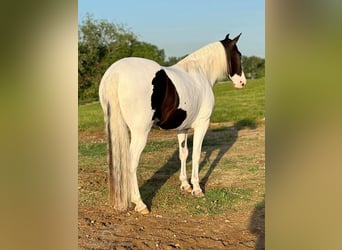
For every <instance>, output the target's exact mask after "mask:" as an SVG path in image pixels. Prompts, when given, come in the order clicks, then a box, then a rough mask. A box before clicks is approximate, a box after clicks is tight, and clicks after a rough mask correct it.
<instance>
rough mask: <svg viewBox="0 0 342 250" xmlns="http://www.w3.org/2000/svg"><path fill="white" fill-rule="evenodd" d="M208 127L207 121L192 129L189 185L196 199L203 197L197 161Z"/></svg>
mask: <svg viewBox="0 0 342 250" xmlns="http://www.w3.org/2000/svg"><path fill="white" fill-rule="evenodd" d="M208 127H209V120H208V121H206V122H205V123H202V124H201V125H200V126H197V127H195V128H194V142H193V151H192V175H191V184H192V188H193V191H192V194H193V195H194V196H197V197H202V196H204V194H203V192H202V189H201V187H200V185H199V177H198V171H199V161H200V157H201V149H202V142H203V139H204V136H205V133H206V132H207V130H208Z"/></svg>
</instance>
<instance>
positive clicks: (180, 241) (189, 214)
mask: <svg viewBox="0 0 342 250" xmlns="http://www.w3.org/2000/svg"><path fill="white" fill-rule="evenodd" d="M264 90H265V83H264V79H257V80H250V81H249V82H248V84H247V87H246V88H245V89H242V90H237V89H234V88H233V87H232V85H231V84H230V83H228V84H227V83H226V82H225V83H218V84H216V85H215V87H214V92H215V100H216V104H215V110H214V113H213V115H212V119H211V124H210V128H209V130H208V132H207V134H206V137H205V139H204V142H203V147H202V153H201V161H200V173H199V175H200V180H201V186H202V188H203V189H204V191H205V197H203V198H196V197H192V196H191V195H190V194H185V193H182V192H181V191H180V189H179V187H180V182H179V180H178V177H179V172H180V161H179V159H178V145H177V137H176V132H175V131H163V130H159V129H152V131H151V133H150V135H149V139H148V142H147V145H146V147H145V149H144V152H143V154H142V156H141V159H140V164H139V168H138V180H139V185H140V191H141V195H142V198H143V200H144V201H145V203H146V204H147V206H148V207H149V208H150V209H151V213H150V214H149V215H145V216H143V215H140V214H137V213H135V212H134V210H133V209H131V210H129V211H127V212H124V213H118V212H115V211H114V210H113V209H112V207H111V206H110V205H109V204H108V199H107V198H108V193H107V146H106V135H105V133H104V125H103V114H102V110H101V108H100V105H99V103H91V104H86V105H81V106H79V175H78V178H79V180H78V189H79V190H78V191H79V218H78V232H79V236H78V237H79V239H78V241H79V243H78V244H79V248H80V249H263V248H264V231H265V230H264V213H265V212H264V211H265V201H264V198H265V157H264V152H265V148H264V141H265V125H264V120H265V119H264V115H265V114H264V102H265V99H264ZM188 146H189V152H190V153H189V158H188V162H187V173H188V177H189V176H191V148H192V133H190V136H189V140H188Z"/></svg>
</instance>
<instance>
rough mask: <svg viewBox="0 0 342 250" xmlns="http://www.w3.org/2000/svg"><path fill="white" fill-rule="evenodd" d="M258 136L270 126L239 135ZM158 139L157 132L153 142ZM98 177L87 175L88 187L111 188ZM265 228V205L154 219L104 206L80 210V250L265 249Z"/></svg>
mask: <svg viewBox="0 0 342 250" xmlns="http://www.w3.org/2000/svg"><path fill="white" fill-rule="evenodd" d="M256 132H257V133H259V134H262V135H263V136H264V127H263V126H262V127H260V128H256V129H253V130H251V129H243V130H241V131H239V136H240V135H242V136H244V137H245V138H246V137H247V138H248V137H253V136H254V135H255V133H256ZM158 133H160V132H158ZM99 136H100V137H102V136H103V135H99ZM153 136H155V135H154V134H153V133H152V134H151V138H152V139H153ZM96 137H97V136H96ZM228 152H229V150H228V151H227V152H226V153H225V154H228ZM263 164H264V163H263ZM94 175H96V173H95V172H94V173H86V172H84V173H82V170H81V172H80V173H79V178H80V180H81V184H80V185H82V188H87V185H100V186H103V187H104V188H106V187H107V184H106V177H105V176H104V175H103V174H102V175H99V176H101V177H98V179H96V178H94ZM87 178H89V179H92V181H91V182H89V181H87V180H86V179H87ZM86 183H88V184H86ZM89 183H90V184H89ZM91 183H92V184H91ZM209 184H210V183H209ZM209 184H208V185H209ZM99 199H100V198H99ZM264 224H265V208H264V201H263V202H261V205H260V204H259V205H258V204H255V205H254V206H252V207H251V206H249V207H248V208H246V209H237V210H225V211H223V212H222V213H220V214H216V215H196V214H193V215H189V214H184V213H179V212H178V211H177V209H175V210H173V208H170V211H168V212H164V210H160V209H152V212H151V213H150V214H148V215H140V214H137V213H136V212H134V211H133V210H132V209H131V210H129V211H128V212H124V213H119V212H115V211H114V210H113V209H112V207H111V206H110V205H108V204H107V203H102V202H99V205H91V206H89V205H80V206H79V215H78V231H79V232H78V238H79V239H78V246H79V249H203V250H204V249H264V238H265V227H264Z"/></svg>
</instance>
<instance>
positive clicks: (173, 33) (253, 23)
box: [78, 0, 265, 57]
mask: <svg viewBox="0 0 342 250" xmlns="http://www.w3.org/2000/svg"><path fill="white" fill-rule="evenodd" d="M86 13H89V14H91V15H92V16H93V18H94V19H106V20H108V21H109V22H113V23H116V24H118V23H120V24H124V25H125V26H126V27H127V28H129V29H130V30H131V31H132V32H133V33H134V34H136V35H138V39H139V40H141V41H145V42H149V43H152V44H154V45H156V46H158V48H159V49H164V51H165V54H166V56H183V55H186V54H189V53H191V52H193V51H194V50H196V49H198V48H200V47H202V46H204V45H206V44H208V43H211V42H215V41H219V40H222V39H223V38H224V37H225V35H226V34H227V33H230V37H235V36H236V35H238V34H239V33H240V32H242V36H241V37H240V40H239V42H238V47H239V50H240V51H241V53H242V54H243V55H247V56H252V55H255V56H259V57H265V5H264V0H213V1H209V0H172V1H171V0H169V1H165V0H164V1H163V0H140V1H139V0H121V1H119V0H79V1H78V19H79V23H81V22H82V20H84V18H85V16H86Z"/></svg>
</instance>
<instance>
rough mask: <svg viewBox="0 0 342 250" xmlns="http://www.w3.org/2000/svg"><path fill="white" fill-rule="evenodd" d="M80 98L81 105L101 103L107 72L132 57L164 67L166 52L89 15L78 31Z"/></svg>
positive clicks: (120, 26)
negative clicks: (102, 88) (99, 89)
mask: <svg viewBox="0 0 342 250" xmlns="http://www.w3.org/2000/svg"><path fill="white" fill-rule="evenodd" d="M78 38H79V42H78V98H79V101H80V102H88V101H93V100H98V87H99V84H100V81H101V77H102V75H103V74H104V72H105V71H106V69H107V68H108V67H109V66H110V65H111V64H112V63H114V62H115V61H117V60H119V59H121V58H124V57H130V56H136V57H144V58H148V59H151V60H154V61H156V62H158V63H160V64H164V61H165V52H164V50H162V49H159V48H158V47H157V46H155V45H153V44H150V43H147V42H141V41H138V39H137V36H136V35H135V34H134V33H132V32H131V31H129V30H128V29H127V28H126V27H125V26H123V25H117V24H113V23H110V22H108V21H106V20H94V19H93V18H92V17H91V16H90V15H87V17H86V19H85V20H84V21H83V22H82V23H81V25H80V26H79V30H78Z"/></svg>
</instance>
